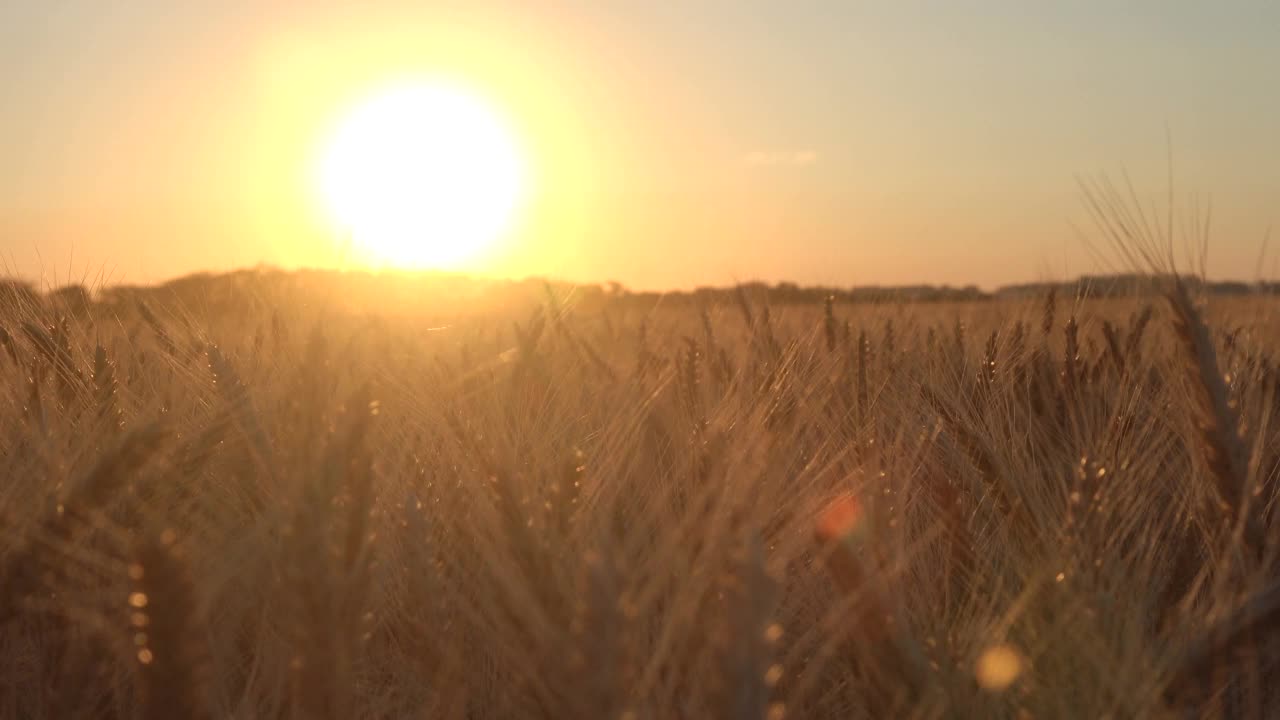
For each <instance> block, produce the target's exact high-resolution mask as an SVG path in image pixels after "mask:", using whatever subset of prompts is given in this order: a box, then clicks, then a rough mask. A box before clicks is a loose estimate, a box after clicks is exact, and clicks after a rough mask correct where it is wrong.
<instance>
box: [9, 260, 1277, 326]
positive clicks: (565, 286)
mask: <svg viewBox="0 0 1280 720" xmlns="http://www.w3.org/2000/svg"><path fill="white" fill-rule="evenodd" d="M1153 282H1154V280H1153V278H1151V277H1149V276H1146V277H1144V276H1140V275H1098V276H1084V277H1081V278H1079V279H1077V280H1075V281H1071V282H1039V283H1023V284H1016V285H1005V286H1002V287H999V288H996V289H995V290H991V291H985V290H982V289H981V288H979V287H977V286H975V285H966V286H964V287H951V286H947V285H941V286H938V285H906V286H857V287H832V286H802V285H799V284H796V283H792V282H780V283H775V284H769V283H765V282H759V281H756V282H746V283H740V284H738V285H735V286H731V287H699V288H696V289H694V290H680V291H667V292H655V291H631V290H628V289H627V288H626V287H625V286H623V285H622V284H620V283H617V282H609V283H606V284H604V285H597V284H586V285H578V284H572V283H563V282H555V281H548V280H543V279H538V278H530V279H525V280H491V279H477V278H469V277H466V276H462V275H455V274H448V273H434V272H382V273H373V272H363V271H357V272H344V271H335V270H297V271H284V270H275V269H254V270H240V271H235V272H229V273H220V274H212V273H199V274H193V275H187V276H185V277H181V278H177V279H175V280H171V281H169V282H166V283H163V284H160V285H156V286H128V285H122V286H112V287H107V288H102V289H98V290H96V291H93V292H91V291H90V290H89V289H88V288H85V287H84V286H81V285H68V286H64V287H61V288H57V289H55V290H52V291H49V292H45V293H41V292H39V291H37V290H36V289H35V287H34V286H33V285H32V284H31V283H28V282H24V281H20V280H13V279H0V313H10V314H11V311H13V310H15V309H25V310H26V311H39V312H44V311H53V312H55V313H60V314H72V315H74V314H80V313H83V312H86V311H88V310H89V309H90V308H91V307H94V306H96V307H107V308H112V307H114V308H129V307H130V306H136V305H138V304H140V303H148V302H166V303H171V302H174V301H176V302H178V303H179V304H180V305H186V306H188V307H192V308H195V307H199V308H202V309H204V310H206V311H218V310H232V309H246V308H248V309H264V310H269V309H270V308H271V307H272V306H273V305H274V304H276V303H278V302H282V301H287V302H291V303H303V304H315V305H317V306H325V307H328V306H334V305H343V306H347V307H356V308H361V309H366V310H370V311H372V310H378V311H388V310H389V311H395V309H396V308H398V307H406V308H409V307H412V308H414V310H415V311H419V310H421V309H422V308H423V307H426V308H431V307H438V308H440V311H441V312H442V313H454V312H457V308H459V307H464V308H472V309H475V310H479V311H485V310H494V309H500V308H504V307H508V308H509V307H513V306H517V305H524V304H526V303H527V302H528V301H529V299H530V298H531V297H538V298H545V297H546V296H547V293H550V294H552V295H553V296H555V297H558V298H561V299H565V300H571V301H572V302H573V303H574V304H575V305H579V306H591V305H595V304H603V303H624V304H636V305H638V306H646V305H653V304H656V303H659V302H661V303H664V304H695V305H703V306H705V305H719V304H727V303H732V302H735V301H736V300H737V299H738V298H739V297H740V296H742V295H744V294H745V295H746V296H747V297H748V298H750V299H751V300H752V302H767V303H770V304H773V305H804V304H817V303H822V302H825V301H826V300H827V299H828V298H831V299H832V300H833V301H834V302H837V303H869V304H876V303H902V302H917V303H943V302H982V301H987V300H997V299H1010V298H1029V297H1042V296H1044V295H1045V294H1046V293H1048V292H1049V290H1050V289H1054V290H1056V291H1057V292H1058V293H1059V294H1060V295H1066V296H1077V295H1078V296H1082V297H1094V298H1111V297H1126V296H1133V295H1141V294H1144V293H1147V292H1150V290H1151V287H1152V283H1153ZM1184 282H1186V283H1187V284H1188V285H1190V289H1191V290H1193V291H1196V292H1204V291H1207V292H1209V293H1212V294H1216V295H1247V294H1271V295H1276V294H1280V283H1278V282H1259V283H1245V282H1239V281H1225V282H1207V283H1206V282H1204V281H1202V280H1200V279H1198V278H1194V277H1192V278H1184Z"/></svg>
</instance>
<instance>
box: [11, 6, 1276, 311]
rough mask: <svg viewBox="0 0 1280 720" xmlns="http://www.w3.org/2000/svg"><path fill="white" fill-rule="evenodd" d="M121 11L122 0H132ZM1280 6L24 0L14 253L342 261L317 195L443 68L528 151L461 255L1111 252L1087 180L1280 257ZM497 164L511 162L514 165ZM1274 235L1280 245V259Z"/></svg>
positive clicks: (1264, 267)
mask: <svg viewBox="0 0 1280 720" xmlns="http://www.w3.org/2000/svg"><path fill="white" fill-rule="evenodd" d="M109 5H112V6H114V7H108V6H109ZM1278 70H1280V4H1278V3H1274V2H1251V3H1248V2H1221V3H1208V2H1204V3H1200V2H1182V1H1173V0H1170V1H1168V2H1127V3H1117V2H1072V3H1047V2H1023V1H1013V0H1008V1H995V0H992V1H990V2H981V3H979V2H964V3H961V2H949V1H943V0H935V1H933V2H894V3H889V2H884V3H869V2H854V1H852V0H850V1H848V2H817V1H813V2H798V3H783V2H764V1H763V0H744V1H742V2H721V1H719V0H705V1H703V2H696V3H671V4H665V3H662V4H660V3H642V2H560V3H554V4H553V3H530V2H511V3H482V2H437V3H430V2H413V3H410V2H366V3H354V2H348V3H339V2H310V3H283V2H281V3H270V2H256V1H248V0H226V1H225V2H187V3H173V2H162V1H160V0H133V1H132V2H128V3H99V2H90V1H89V0H64V1H60V2H18V1H17V0H10V1H9V2H0V98H3V112H0V158H2V159H3V163H2V164H0V274H4V273H5V272H7V273H9V274H17V275H20V276H23V277H27V278H31V279H37V280H39V281H40V282H41V283H43V284H61V283H64V282H68V281H71V282H81V281H86V282H89V283H90V284H96V283H99V282H110V283H115V282H131V283H137V282H151V281H159V280H163V279H167V278H170V277H174V276H178V275H183V274H186V273H190V272H196V271H204V270H214V271H218V270H227V269H233V268H239V267H247V266H254V265H259V264H271V265H277V266H282V267H298V266H337V265H341V264H342V263H344V262H348V261H349V260H347V259H344V258H346V257H347V256H346V255H344V250H343V248H344V245H343V241H342V239H341V238H340V237H339V235H340V233H337V232H335V230H334V228H333V227H332V226H331V223H328V222H326V220H325V219H324V213H323V212H322V211H320V210H319V209H318V208H317V207H316V200H315V198H314V193H313V190H312V188H311V181H312V174H313V167H314V165H315V156H316V154H317V152H318V150H317V148H318V147H319V145H320V144H322V142H323V138H324V137H325V135H324V133H325V132H326V128H329V127H331V126H332V124H333V122H334V119H335V118H337V117H340V116H342V114H343V113H344V111H346V110H347V109H349V108H350V107H351V106H352V105H353V104H355V103H358V102H359V99H360V98H361V97H363V96H364V95H365V94H366V93H367V92H368V91H369V90H370V89H371V88H376V87H379V86H380V85H381V84H384V83H386V82H389V81H392V80H395V79H397V78H407V77H418V76H423V77H445V78H448V79H449V81H450V82H452V83H455V84H458V85H460V86H464V87H466V88H467V89H468V91H469V92H471V93H474V94H475V95H476V96H477V97H482V98H484V100H485V102H486V103H487V104H488V106H490V107H492V108H496V109H497V112H498V114H499V115H500V116H501V117H502V118H503V120H504V122H505V123H506V124H507V125H509V126H510V128H511V129H512V134H513V136H514V137H515V138H516V139H517V140H518V143H519V145H520V147H521V148H522V152H523V154H524V156H525V157H524V159H525V162H526V165H527V178H526V184H527V188H526V192H525V194H524V196H523V199H522V201H521V204H520V206H519V209H518V210H517V211H516V213H515V214H514V216H513V217H512V219H511V222H510V226H509V228H508V229H507V231H506V232H505V233H504V234H503V235H502V236H501V237H499V238H497V239H496V240H495V241H494V242H493V243H492V244H491V245H490V246H488V247H487V249H485V250H484V251H483V252H479V253H477V254H475V255H474V256H472V257H470V258H469V259H468V260H467V262H466V263H463V264H461V265H458V266H456V267H454V268H452V269H457V270H462V271H465V272H472V273H476V274H482V275H497V276H516V277H523V276H528V275H548V276H554V277H557V278H562V279H567V280H576V281H585V282H604V281H608V280H614V281H619V282H622V283H623V284H626V285H628V286H631V287H635V288H643V289H661V288H670V287H686V288H687V287H693V286H697V285H722V284H727V283H730V282H733V281H734V280H747V279H763V280H767V281H779V280H790V281H796V282H801V283H824V284H833V285H872V284H880V285H892V284H908V283H911V284H914V283H937V284H942V283H946V284H952V285H966V284H978V285H982V286H988V287H989V286H994V285H999V284H1004V283H1013V282H1021V281H1028V280H1039V279H1047V278H1065V277H1071V276H1075V275H1078V274H1081V273H1087V272H1095V271H1102V270H1106V269H1108V268H1107V266H1105V265H1100V264H1099V261H1098V260H1097V259H1096V258H1095V257H1093V256H1092V255H1091V254H1090V252H1089V251H1088V249H1087V245H1086V243H1085V242H1084V241H1083V240H1082V238H1081V233H1084V234H1086V235H1087V234H1089V232H1090V228H1091V224H1090V222H1089V216H1088V214H1087V212H1086V211H1085V210H1084V206H1083V203H1082V201H1081V194H1080V191H1079V188H1078V184H1077V178H1078V177H1079V176H1082V175H1083V176H1093V175H1096V174H1098V173H1107V174H1109V175H1111V176H1113V177H1118V176H1119V174H1120V173H1121V172H1122V171H1127V172H1128V173H1129V175H1130V177H1131V178H1132V180H1133V183H1134V185H1135V186H1136V187H1137V188H1138V190H1139V192H1140V193H1141V194H1143V196H1144V197H1146V196H1148V195H1150V196H1151V197H1152V198H1162V197H1163V196H1164V195H1165V193H1166V191H1167V180H1166V178H1167V175H1168V163H1167V158H1168V147H1169V142H1168V140H1170V139H1171V145H1172V148H1173V152H1172V156H1173V170H1174V177H1175V192H1176V194H1177V197H1178V198H1179V203H1189V202H1190V201H1189V200H1187V199H1186V198H1188V197H1189V196H1190V195H1192V194H1193V193H1194V194H1197V195H1198V196H1200V197H1201V198H1205V197H1212V203H1213V228H1214V230H1213V239H1212V242H1211V245H1210V249H1209V263H1208V271H1209V274H1210V275H1211V276H1213V277H1232V278H1240V279H1257V278H1259V277H1265V278H1272V279H1274V278H1276V277H1277V267H1278V266H1277V262H1276V259H1275V258H1276V256H1277V251H1275V250H1273V251H1271V252H1269V253H1267V254H1265V255H1264V254H1263V250H1264V238H1265V237H1266V235H1267V233H1268V229H1269V228H1270V227H1271V226H1272V225H1274V224H1275V223H1277V222H1278V221H1280V202H1278V201H1280V163H1277V160H1276V158H1280V152H1278V151H1280V90H1277V87H1280V85H1278V84H1277V83H1276V81H1275V78H1276V74H1277V71H1278ZM482 180H483V178H482ZM1260 257H1264V258H1265V259H1264V260H1263V261H1262V262H1260V261H1259V258H1260Z"/></svg>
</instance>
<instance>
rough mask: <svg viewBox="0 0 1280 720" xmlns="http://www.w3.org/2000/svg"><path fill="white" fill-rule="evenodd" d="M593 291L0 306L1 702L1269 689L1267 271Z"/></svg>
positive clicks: (1255, 710) (586, 702) (1053, 703)
mask: <svg viewBox="0 0 1280 720" xmlns="http://www.w3.org/2000/svg"><path fill="white" fill-rule="evenodd" d="M246 294H250V295H251V294H252V293H251V292H247V293H246ZM580 297H581V296H580V295H578V294H575V293H574V292H573V291H572V290H563V289H551V288H550V287H549V288H548V291H547V292H546V293H542V294H533V295H527V296H525V297H524V298H523V299H522V300H520V301H518V302H510V303H507V304H506V305H505V306H503V307H499V308H487V309H484V310H483V311H475V312H468V311H467V310H466V308H464V307H458V308H439V307H436V308H431V309H429V310H422V311H421V312H417V313H414V312H400V313H395V314H391V313H382V314H379V313H376V312H369V311H365V310H361V311H358V312H356V311H343V310H342V308H341V307H340V306H338V305H334V306H330V307H320V306H318V305H317V304H315V303H310V302H305V303H304V302H302V301H300V300H296V299H294V300H290V298H289V297H288V296H287V295H273V296H271V297H270V298H269V302H267V303H266V304H263V305H260V306H254V305H252V304H250V305H244V306H236V307H223V306H215V305H211V304H208V303H204V304H202V302H201V301H200V299H199V298H198V297H197V298H194V299H193V298H191V297H188V298H176V297H175V298H171V299H170V300H167V301H166V300H164V299H163V298H161V299H156V298H154V297H153V298H151V299H150V300H149V301H147V302H143V301H136V302H128V303H123V302H115V303H108V302H105V301H101V300H89V299H87V298H82V299H81V302H79V303H77V304H74V306H73V305H72V304H68V303H66V302H61V303H60V302H54V301H52V300H50V299H47V298H40V297H37V296H35V295H32V296H29V297H28V296H22V297H19V296H17V295H13V296H11V297H9V298H8V299H7V301H6V303H5V306H4V308H3V318H2V320H0V323H2V324H3V328H4V330H3V332H2V333H0V341H2V343H0V344H2V345H3V347H2V348H0V378H3V385H2V387H3V390H2V391H0V427H3V432H2V433H0V460H2V465H0V467H2V468H3V476H4V482H3V483H0V511H3V534H2V535H0V576H2V578H3V580H2V581H0V622H3V624H2V625H0V683H3V686H2V687H0V717H3V718H29V717H119V718H132V717H145V718H177V717H191V718H201V717H206V718H212V717H219V718H221V717H236V718H258V717H287V718H407V717H421V718H435V717H441V718H491V717H492V718H496V717H546V718H635V719H640V718H769V719H771V720H778V719H780V718H784V717H787V718H822V717H875V718H882V717H921V718H947V717H1011V718H1058V717H1112V718H1133V717H1166V716H1167V717H1187V716H1190V717H1201V716H1203V717H1263V716H1266V715H1267V714H1268V713H1269V711H1268V708H1273V707H1275V703H1276V702H1277V701H1280V698H1278V697H1277V696H1276V689H1275V685H1274V683H1273V682H1272V681H1273V680H1274V677H1275V662H1276V660H1277V658H1278V657H1280V653H1278V652H1277V650H1278V649H1280V645H1278V644H1277V633H1276V632H1275V631H1276V630H1277V629H1278V628H1280V588H1278V587H1277V585H1276V579H1275V578H1276V573H1275V567H1276V562H1277V557H1276V554H1277V552H1276V551H1277V543H1276V542H1275V535H1276V533H1275V531H1274V528H1273V523H1274V522H1275V519H1274V517H1275V514H1274V512H1273V505H1274V503H1275V501H1276V499H1277V496H1278V495H1277V487H1276V486H1277V482H1278V481H1280V427H1278V423H1277V420H1280V398H1277V397H1276V386H1277V379H1278V378H1280V375H1278V374H1277V363H1280V345H1278V344H1277V339H1280V312H1278V311H1280V303H1278V302H1277V299H1276V298H1275V297H1274V296H1263V295H1259V296H1254V297H1245V298H1218V297H1213V296H1208V295H1205V296H1201V295H1198V294H1197V293H1194V292H1192V291H1190V290H1188V288H1187V286H1186V285H1184V284H1182V283H1174V282H1173V281H1171V280H1168V279H1167V278H1166V279H1165V281H1158V280H1156V279H1153V281H1152V284H1151V287H1150V292H1148V293H1145V294H1143V295H1139V296H1136V297H1131V298H1124V299H1110V300H1091V299H1087V298H1082V297H1071V296H1065V295H1062V294H1049V295H1046V296H1042V297H1037V298H1034V299H1030V300H1026V301H999V302H985V303H983V302H978V303H964V304H961V303H939V304H892V303H890V304H875V305H873V304H842V303H831V302H828V303H827V304H825V305H822V304H809V305H777V306H771V305H770V304H769V303H768V302H767V301H766V300H764V299H762V298H759V297H754V296H752V294H751V293H749V292H746V291H742V292H740V293H739V294H738V295H737V296H736V300H734V301H733V302H728V303H720V304H711V305H694V304H685V305H674V304H672V305H663V304H661V303H659V304H657V305H645V304H638V303H634V302H632V303H627V302H624V301H622V300H618V299H606V300H603V301H600V302H594V301H593V302H590V303H588V302H581V301H580ZM460 304H464V303H462V301H460Z"/></svg>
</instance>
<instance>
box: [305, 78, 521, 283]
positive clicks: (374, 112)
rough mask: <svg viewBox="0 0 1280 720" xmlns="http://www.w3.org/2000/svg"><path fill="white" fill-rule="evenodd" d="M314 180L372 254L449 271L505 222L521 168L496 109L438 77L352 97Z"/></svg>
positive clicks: (356, 241) (327, 204) (348, 231)
mask: <svg viewBox="0 0 1280 720" xmlns="http://www.w3.org/2000/svg"><path fill="white" fill-rule="evenodd" d="M315 180H316V183H317V189H318V191H319V196H320V201H321V203H322V204H323V206H324V208H325V210H326V212H327V214H328V215H329V216H330V220H331V221H332V222H333V223H334V225H335V226H336V228H337V230H338V231H339V232H341V233H342V234H343V235H344V236H345V237H347V238H349V239H350V240H351V241H352V243H353V245H354V246H355V248H356V249H357V250H358V251H359V252H360V253H361V254H363V255H365V256H366V257H367V258H368V259H369V260H372V261H374V262H377V263H386V264H391V265H395V266H398V267H408V268H443V269H447V268H456V267H458V266H459V265H461V264H464V263H465V262H467V261H468V260H472V259H474V258H475V257H476V256H477V255H479V254H480V253H482V252H483V251H484V250H486V249H487V248H488V247H489V246H490V245H492V244H493V243H494V242H495V241H496V240H497V239H498V238H499V237H500V236H501V235H502V234H503V233H504V232H505V231H507V230H508V229H509V227H510V225H511V223H512V219H513V215H514V214H515V212H516V211H517V209H518V207H519V205H520V203H521V200H522V198H523V195H524V191H525V187H524V185H525V166H524V162H523V156H522V153H521V152H520V148H519V146H518V143H517V142H516V139H515V136H514V134H513V133H512V132H511V130H510V129H509V128H508V126H507V125H506V123H504V122H503V117H502V115H501V114H500V113H499V112H498V111H497V110H496V109H495V108H494V107H492V106H491V105H490V104H489V103H487V102H485V100H484V99H482V98H481V97H480V96H478V95H476V94H474V93H471V92H468V91H467V90H466V89H464V88H461V87H458V86H455V85H450V84H445V83H441V82H414V83H404V84H400V85H397V86H394V87H390V88H386V89H383V90H381V91H379V92H376V93H373V94H371V95H370V96H368V97H366V98H364V99H363V100H361V101H360V102H358V103H356V104H355V105H354V106H353V107H352V108H351V109H350V110H349V111H348V112H347V113H346V114H345V115H343V116H342V117H341V118H340V119H339V120H338V121H337V123H336V124H335V125H334V127H333V129H332V131H331V132H330V133H329V134H328V136H327V137H326V138H325V140H324V142H323V143H322V146H321V150H320V153H319V162H318V166H317V168H316V173H315Z"/></svg>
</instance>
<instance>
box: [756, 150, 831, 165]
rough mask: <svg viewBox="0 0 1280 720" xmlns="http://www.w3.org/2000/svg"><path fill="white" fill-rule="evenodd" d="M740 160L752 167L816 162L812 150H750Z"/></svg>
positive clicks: (816, 156)
mask: <svg viewBox="0 0 1280 720" xmlns="http://www.w3.org/2000/svg"><path fill="white" fill-rule="evenodd" d="M742 161H743V162H744V163H746V164H747V165H751V166H754V167H803V166H805V165H812V164H814V163H816V162H818V153H816V152H814V151H813V150H752V151H751V152H748V153H746V154H745V155H743V156H742Z"/></svg>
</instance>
